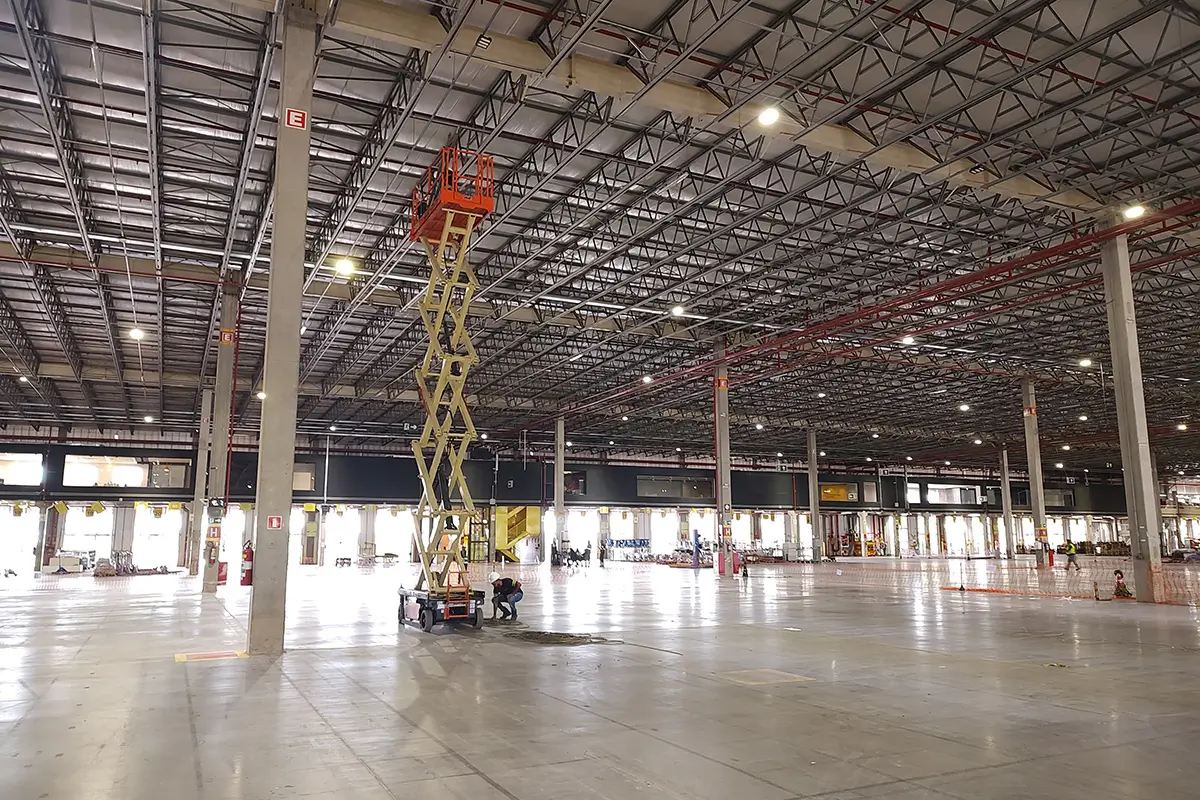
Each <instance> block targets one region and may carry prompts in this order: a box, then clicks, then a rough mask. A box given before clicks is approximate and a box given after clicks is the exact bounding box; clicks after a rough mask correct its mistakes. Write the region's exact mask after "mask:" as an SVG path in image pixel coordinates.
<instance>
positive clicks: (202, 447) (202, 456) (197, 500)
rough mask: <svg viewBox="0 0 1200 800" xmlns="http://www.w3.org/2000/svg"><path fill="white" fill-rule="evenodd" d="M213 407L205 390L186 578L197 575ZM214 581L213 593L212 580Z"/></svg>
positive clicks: (202, 398) (198, 571)
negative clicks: (187, 575)
mask: <svg viewBox="0 0 1200 800" xmlns="http://www.w3.org/2000/svg"><path fill="white" fill-rule="evenodd" d="M212 407H213V391H212V389H205V390H204V391H203V392H201V393H200V430H199V431H198V432H197V434H196V442H197V447H196V465H195V466H196V469H195V473H194V475H193V480H194V481H195V484H196V485H195V489H194V490H193V492H192V505H191V507H190V508H189V509H188V546H187V565H188V574H189V575H199V574H200V542H201V540H202V539H203V538H204V520H205V514H206V507H207V505H208V499H207V498H208V476H209V471H208V459H209V452H210V450H211V449H212ZM213 581H214V591H215V581H216V578H215V577H214V578H213Z"/></svg>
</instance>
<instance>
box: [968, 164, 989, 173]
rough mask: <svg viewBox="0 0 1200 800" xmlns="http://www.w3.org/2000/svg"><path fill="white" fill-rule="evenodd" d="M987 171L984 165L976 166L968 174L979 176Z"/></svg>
mask: <svg viewBox="0 0 1200 800" xmlns="http://www.w3.org/2000/svg"><path fill="white" fill-rule="evenodd" d="M985 169H987V167H985V166H984V165H983V164H975V165H973V166H972V167H971V168H970V169H969V170H967V172H969V173H971V174H972V175H979V174H980V173H982V172H983V171H984V170H985Z"/></svg>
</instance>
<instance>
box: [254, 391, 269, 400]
mask: <svg viewBox="0 0 1200 800" xmlns="http://www.w3.org/2000/svg"><path fill="white" fill-rule="evenodd" d="M254 396H255V397H257V398H258V399H259V400H266V399H267V393H266V392H259V393H258V394H256V395H254Z"/></svg>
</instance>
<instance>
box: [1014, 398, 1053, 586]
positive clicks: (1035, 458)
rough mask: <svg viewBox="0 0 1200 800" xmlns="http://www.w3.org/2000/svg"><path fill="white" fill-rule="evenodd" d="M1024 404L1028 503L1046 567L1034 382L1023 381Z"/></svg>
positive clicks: (1041, 564) (1039, 553) (1043, 493)
mask: <svg viewBox="0 0 1200 800" xmlns="http://www.w3.org/2000/svg"><path fill="white" fill-rule="evenodd" d="M1021 403H1022V405H1023V406H1024V412H1023V413H1024V418H1025V457H1026V460H1027V461H1028V462H1029V504H1030V505H1031V506H1032V507H1033V538H1034V546H1033V549H1034V552H1035V553H1036V556H1037V565H1038V566H1039V567H1044V566H1046V548H1047V547H1048V546H1049V545H1048V544H1047V540H1048V534H1047V532H1046V490H1045V486H1044V483H1043V480H1042V444H1041V441H1040V439H1039V434H1038V418H1037V392H1036V390H1035V389H1034V388H1033V381H1031V380H1029V379H1028V378H1025V379H1024V380H1022V381H1021Z"/></svg>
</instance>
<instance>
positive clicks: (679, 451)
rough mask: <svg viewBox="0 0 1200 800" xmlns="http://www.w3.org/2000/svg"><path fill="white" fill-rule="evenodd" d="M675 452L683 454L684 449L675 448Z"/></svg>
mask: <svg viewBox="0 0 1200 800" xmlns="http://www.w3.org/2000/svg"><path fill="white" fill-rule="evenodd" d="M675 452H676V453H682V452H683V448H682V447H676V448H675Z"/></svg>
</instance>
